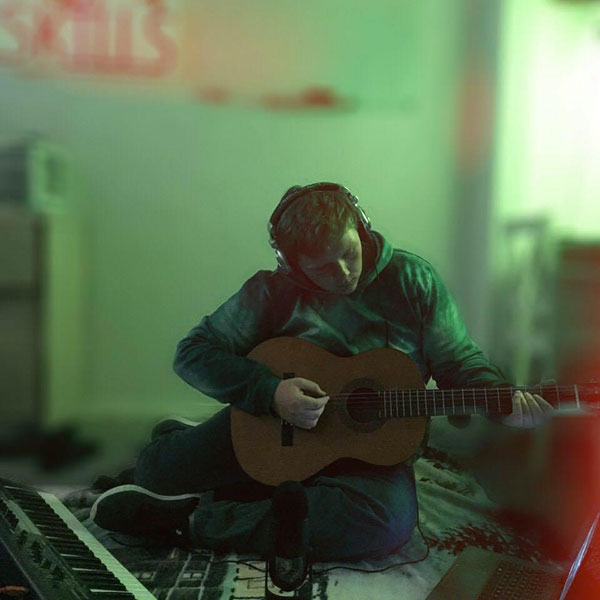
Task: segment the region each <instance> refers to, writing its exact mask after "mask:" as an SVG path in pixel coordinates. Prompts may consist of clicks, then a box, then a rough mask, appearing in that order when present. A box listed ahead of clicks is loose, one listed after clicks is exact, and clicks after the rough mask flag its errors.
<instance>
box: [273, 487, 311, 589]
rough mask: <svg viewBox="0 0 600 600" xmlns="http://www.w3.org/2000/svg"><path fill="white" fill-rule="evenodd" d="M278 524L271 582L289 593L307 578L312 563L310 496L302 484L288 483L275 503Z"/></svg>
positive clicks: (275, 497) (274, 500)
mask: <svg viewBox="0 0 600 600" xmlns="http://www.w3.org/2000/svg"><path fill="white" fill-rule="evenodd" d="M271 513H272V516H273V524H274V536H273V537H274V539H273V540H272V542H273V546H272V555H271V559H270V560H269V561H268V572H269V576H270V577H271V581H272V582H273V583H274V584H275V585H276V586H277V587H279V588H280V589H282V590H284V591H286V592H289V591H292V590H295V589H297V588H298V587H299V586H300V585H301V584H302V582H303V581H304V579H305V578H306V575H307V572H308V569H309V562H308V496H307V495H306V490H305V489H304V487H303V486H302V484H301V483H299V482H298V481H284V482H283V483H281V484H280V485H279V486H277V488H276V490H275V492H274V494H273V499H272V500H271Z"/></svg>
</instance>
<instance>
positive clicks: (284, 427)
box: [281, 373, 295, 446]
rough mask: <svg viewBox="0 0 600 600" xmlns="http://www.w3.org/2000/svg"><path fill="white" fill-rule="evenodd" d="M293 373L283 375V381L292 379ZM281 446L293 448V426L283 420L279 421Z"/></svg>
mask: <svg viewBox="0 0 600 600" xmlns="http://www.w3.org/2000/svg"><path fill="white" fill-rule="evenodd" d="M294 376H295V375H294V373H284V374H283V378H284V379H292V377H294ZM281 445H282V446H293V445H294V426H293V425H292V424H291V423H290V422H289V421H286V420H284V419H281Z"/></svg>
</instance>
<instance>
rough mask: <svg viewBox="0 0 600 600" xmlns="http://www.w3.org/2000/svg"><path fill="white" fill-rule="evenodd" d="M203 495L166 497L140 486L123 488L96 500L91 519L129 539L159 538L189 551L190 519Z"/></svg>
mask: <svg viewBox="0 0 600 600" xmlns="http://www.w3.org/2000/svg"><path fill="white" fill-rule="evenodd" d="M200 496H201V494H180V495H178V496H163V495H161V494H155V493H154V492H151V491H149V490H147V489H145V488H143V487H140V486H139V485H120V486H118V487H115V488H113V489H111V490H108V491H107V492H104V494H102V495H101V496H99V497H98V498H97V499H96V502H94V504H93V506H92V510H91V512H90V517H91V519H92V521H94V523H96V525H98V526H99V527H102V528H103V529H108V530H109V531H116V532H118V533H126V534H127V535H133V536H143V537H151V538H156V539H158V540H160V541H162V542H163V543H165V544H169V545H171V546H182V547H188V546H189V544H190V540H189V519H188V517H189V515H190V514H191V513H192V512H193V511H194V509H195V508H196V505H197V504H198V499H199V498H200Z"/></svg>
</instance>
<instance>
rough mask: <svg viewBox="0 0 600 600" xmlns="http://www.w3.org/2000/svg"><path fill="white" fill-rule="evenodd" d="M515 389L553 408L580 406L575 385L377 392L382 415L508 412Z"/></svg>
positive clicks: (424, 415)
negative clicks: (532, 395) (536, 396)
mask: <svg viewBox="0 0 600 600" xmlns="http://www.w3.org/2000/svg"><path fill="white" fill-rule="evenodd" d="M517 390H521V391H523V392H529V393H531V394H538V395H540V396H542V398H544V400H546V401H547V402H549V403H550V404H551V405H552V406H553V408H557V409H560V408H562V407H563V406H564V405H572V404H574V405H575V406H576V407H577V408H580V403H579V394H578V390H577V386H576V385H573V386H570V387H567V388H564V387H563V388H560V389H559V388H558V387H557V386H542V385H537V386H533V387H500V388H460V389H441V390H438V389H421V390H402V389H400V390H384V391H379V392H377V396H378V399H379V402H380V403H381V406H380V409H379V413H380V417H381V418H393V417H399V418H403V417H435V416H444V415H445V416H449V415H508V414H510V413H511V412H512V397H513V395H514V393H515V392H516V391H517Z"/></svg>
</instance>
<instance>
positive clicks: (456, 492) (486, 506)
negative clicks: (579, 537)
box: [62, 447, 548, 600]
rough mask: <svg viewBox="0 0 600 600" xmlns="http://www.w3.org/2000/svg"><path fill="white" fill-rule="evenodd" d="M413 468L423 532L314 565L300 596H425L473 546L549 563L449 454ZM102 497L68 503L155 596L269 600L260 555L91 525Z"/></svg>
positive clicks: (72, 498)
mask: <svg viewBox="0 0 600 600" xmlns="http://www.w3.org/2000/svg"><path fill="white" fill-rule="evenodd" d="M414 468H415V476H416V481H417V495H418V500H419V523H420V531H419V529H416V530H415V532H414V534H413V536H412V538H411V540H410V542H409V543H408V544H407V545H405V546H404V547H403V548H402V549H401V550H400V551H398V552H397V553H395V554H393V555H390V556H389V557H387V558H386V559H385V560H379V561H360V562H354V563H317V564H315V565H313V574H312V578H311V580H310V581H308V580H307V582H306V583H305V584H304V585H303V587H302V588H301V590H300V593H299V595H298V597H300V598H303V599H304V600H312V599H314V600H317V599H318V600H347V599H348V598H352V599H356V600H361V599H363V598H364V599H367V598H372V597H374V595H375V594H374V589H375V588H374V586H376V597H377V598H378V600H388V599H389V600H392V599H393V600H397V599H398V598H410V599H411V600H419V599H422V598H426V597H427V595H428V594H429V592H430V591H431V589H432V588H433V587H434V586H435V585H436V584H437V583H438V581H439V580H440V578H441V577H442V575H443V574H444V573H445V572H446V571H447V570H448V568H449V567H450V565H451V563H452V562H453V561H454V559H455V557H456V556H457V554H459V553H460V552H461V551H462V550H463V549H465V548H466V547H467V546H476V547H478V548H483V549H487V550H492V551H494V552H498V553H503V554H508V555H512V556H516V557H519V558H523V559H529V560H533V561H534V562H539V563H543V564H544V563H547V562H548V561H547V560H546V559H545V558H544V557H543V555H542V552H541V551H540V549H539V548H538V547H537V546H536V544H535V543H534V542H533V541H532V540H531V539H528V538H527V537H526V536H524V535H523V534H522V533H519V532H518V531H517V530H516V529H515V528H514V527H513V526H512V525H510V524H509V523H507V522H506V521H505V520H503V519H501V518H500V517H501V513H500V512H499V511H498V507H497V505H495V504H494V503H493V502H492V501H490V500H489V498H488V497H487V496H486V494H485V492H484V490H483V488H482V487H481V486H480V485H479V483H478V482H477V480H476V479H475V478H474V476H473V475H472V474H470V473H469V472H467V471H465V470H463V469H462V468H461V467H460V466H459V464H458V463H457V462H455V461H454V460H453V458H452V457H450V456H449V455H448V454H447V453H446V452H444V451H443V450H440V449H434V448H431V447H429V448H427V449H426V450H425V453H424V455H423V456H422V457H421V458H419V460H417V462H416V463H415V465H414ZM100 493H101V491H99V490H95V489H88V490H80V491H75V492H71V493H70V494H69V495H67V496H66V497H63V498H62V500H63V502H64V503H65V504H66V506H67V507H68V508H69V509H70V510H71V511H72V512H73V513H74V514H75V516H76V517H77V518H78V519H79V520H80V521H82V523H83V524H84V525H85V526H86V527H87V528H88V529H89V530H90V531H91V532H92V533H93V534H94V535H95V536H96V537H97V538H98V539H99V540H100V541H101V542H102V543H103V544H104V545H105V546H106V547H107V548H108V549H109V550H110V551H111V552H112V553H113V554H114V555H115V556H116V558H117V559H119V560H120V561H121V562H122V563H123V564H124V565H125V566H126V567H127V568H128V569H129V570H130V571H131V572H132V573H133V574H134V575H135V576H136V577H137V578H138V579H139V580H140V581H141V582H142V583H143V584H144V585H145V586H146V587H147V588H148V589H149V590H150V591H151V592H152V593H153V594H154V595H155V596H156V597H157V598H159V599H165V600H166V599H168V600H188V599H191V598H194V599H198V600H200V599H201V600H242V599H244V600H247V599H250V598H264V586H265V575H264V568H265V564H264V562H262V561H259V560H257V557H256V556H245V555H235V554H229V555H218V554H215V553H214V552H212V551H206V550H196V551H193V552H189V551H184V550H181V549H176V548H175V549H174V548H164V547H159V546H156V545H152V544H151V543H144V541H143V540H141V541H140V539H139V538H131V537H127V536H123V535H119V534H114V533H110V532H107V531H104V530H102V529H100V528H99V527H97V526H96V525H95V524H94V523H93V522H91V520H90V519H89V513H90V507H91V505H92V504H93V502H94V500H95V499H96V498H97V497H98V496H99V495H100ZM421 532H422V534H423V536H422V535H421ZM427 547H429V552H427ZM403 563H404V564H403ZM351 569H352V570H351ZM359 569H360V570H362V571H359ZM363 571H376V572H373V573H366V572H363Z"/></svg>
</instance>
